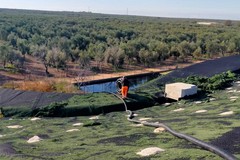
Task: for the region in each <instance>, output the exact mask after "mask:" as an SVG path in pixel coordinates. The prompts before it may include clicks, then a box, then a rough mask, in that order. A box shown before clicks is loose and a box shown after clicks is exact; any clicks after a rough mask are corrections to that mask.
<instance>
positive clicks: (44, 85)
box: [3, 79, 78, 93]
mask: <svg viewBox="0 0 240 160" xmlns="http://www.w3.org/2000/svg"><path fill="white" fill-rule="evenodd" d="M3 87H4V88H10V89H17V90H25V91H39V92H61V93H77V92H78V89H77V88H76V87H75V86H74V85H73V84H71V83H70V82H68V81H53V80H48V79H46V80H36V81H21V82H13V81H12V82H7V83H5V84H4V85H3Z"/></svg>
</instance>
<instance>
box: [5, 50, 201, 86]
mask: <svg viewBox="0 0 240 160" xmlns="http://www.w3.org/2000/svg"><path fill="white" fill-rule="evenodd" d="M194 63H197V62H196V61H195V62H192V61H189V62H188V63H176V62H175V61H174V60H172V59H169V60H166V61H165V62H163V63H162V64H159V65H156V66H155V67H151V68H149V67H145V66H140V65H137V66H132V65H125V66H124V67H123V69H122V70H123V71H121V72H116V71H114V70H113V67H112V66H110V65H107V64H104V65H103V67H102V68H103V69H102V71H101V73H94V72H92V71H91V70H90V69H85V70H82V69H80V68H79V67H78V65H77V64H73V63H68V69H66V70H57V69H56V68H51V67H49V72H50V74H51V77H47V76H46V74H45V67H44V65H43V64H42V63H41V61H39V60H37V59H36V58H34V57H32V56H29V55H27V56H26V61H25V64H24V69H23V72H22V73H10V72H6V71H3V70H0V85H3V84H4V83H6V82H10V81H14V82H16V81H17V82H19V81H20V82H21V81H36V80H46V79H48V80H53V81H59V80H64V81H68V82H71V83H76V82H86V81H91V80H99V79H107V78H115V77H120V76H127V75H135V74H143V73H149V72H164V71H168V70H173V69H175V68H176V67H178V68H183V67H186V66H189V65H192V64H194ZM0 65H1V64H0ZM91 66H96V64H95V63H94V62H92V63H91Z"/></svg>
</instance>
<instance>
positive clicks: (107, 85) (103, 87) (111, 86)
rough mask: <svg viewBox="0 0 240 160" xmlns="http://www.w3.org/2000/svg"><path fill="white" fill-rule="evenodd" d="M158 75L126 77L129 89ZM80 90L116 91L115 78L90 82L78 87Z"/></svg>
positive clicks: (89, 91)
mask: <svg viewBox="0 0 240 160" xmlns="http://www.w3.org/2000/svg"><path fill="white" fill-rule="evenodd" d="M158 76H159V74H151V75H144V76H138V77H132V78H128V79H129V81H130V88H129V89H130V90H132V89H135V88H137V87H138V86H140V85H142V84H144V83H146V82H148V81H150V80H152V79H155V78H157V77H158ZM80 90H82V91H84V92H86V93H93V92H114V93H116V92H117V87H116V80H114V81H109V82H104V83H98V84H90V85H83V86H81V87H80Z"/></svg>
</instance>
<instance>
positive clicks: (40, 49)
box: [33, 46, 50, 76]
mask: <svg viewBox="0 0 240 160" xmlns="http://www.w3.org/2000/svg"><path fill="white" fill-rule="evenodd" d="M47 54H48V48H47V47H46V46H35V48H34V49H33V55H34V56H36V57H38V59H39V60H40V61H41V62H42V63H43V65H44V67H45V73H46V76H50V73H49V71H48V68H49V66H50V63H49V60H47Z"/></svg>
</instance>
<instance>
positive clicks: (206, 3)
mask: <svg viewBox="0 0 240 160" xmlns="http://www.w3.org/2000/svg"><path fill="white" fill-rule="evenodd" d="M239 7H240V0H0V8H13V9H33V10H50V11H76V12H81V11H86V12H93V13H106V14H121V15H141V16H154V17H175V18H204V19H225V20H240V9H239Z"/></svg>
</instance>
